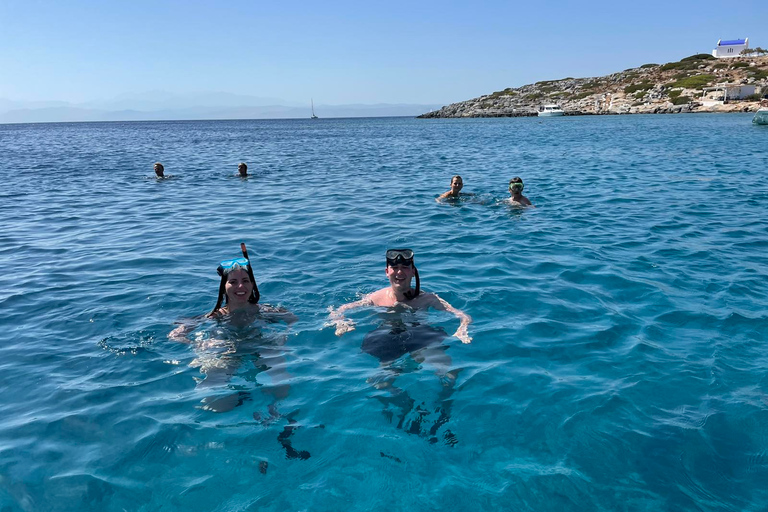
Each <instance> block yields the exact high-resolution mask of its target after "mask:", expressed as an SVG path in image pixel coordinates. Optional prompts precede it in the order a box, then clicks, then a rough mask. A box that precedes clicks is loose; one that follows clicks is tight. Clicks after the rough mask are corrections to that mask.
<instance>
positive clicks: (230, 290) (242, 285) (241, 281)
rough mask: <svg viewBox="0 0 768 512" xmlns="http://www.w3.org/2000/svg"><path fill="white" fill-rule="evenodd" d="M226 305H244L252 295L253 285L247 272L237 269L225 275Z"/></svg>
mask: <svg viewBox="0 0 768 512" xmlns="http://www.w3.org/2000/svg"><path fill="white" fill-rule="evenodd" d="M226 293H227V303H228V304H235V305H237V304H240V305H242V304H245V303H246V302H248V299H250V298H251V294H252V293H253V283H252V282H251V278H250V277H248V272H247V271H245V270H243V269H241V268H239V269H237V270H233V271H232V272H230V273H229V274H227V285H226Z"/></svg>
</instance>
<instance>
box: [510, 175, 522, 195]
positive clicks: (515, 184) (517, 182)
mask: <svg viewBox="0 0 768 512" xmlns="http://www.w3.org/2000/svg"><path fill="white" fill-rule="evenodd" d="M524 187H525V185H523V179H522V178H520V177H519V176H517V177H514V178H512V179H511V180H509V192H510V193H512V194H519V193H522V191H523V188H524Z"/></svg>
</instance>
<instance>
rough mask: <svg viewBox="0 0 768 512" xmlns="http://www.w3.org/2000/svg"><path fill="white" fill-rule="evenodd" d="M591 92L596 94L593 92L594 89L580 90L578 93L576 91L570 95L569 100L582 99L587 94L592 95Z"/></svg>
mask: <svg viewBox="0 0 768 512" xmlns="http://www.w3.org/2000/svg"><path fill="white" fill-rule="evenodd" d="M593 94H597V93H595V92H594V91H582V92H580V93H577V94H574V95H573V96H571V100H572V101H576V100H583V99H584V98H586V97H587V96H592V95H593Z"/></svg>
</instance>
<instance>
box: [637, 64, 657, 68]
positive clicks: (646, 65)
mask: <svg viewBox="0 0 768 512" xmlns="http://www.w3.org/2000/svg"><path fill="white" fill-rule="evenodd" d="M657 67H659V65H658V64H643V65H642V66H640V69H648V68H657Z"/></svg>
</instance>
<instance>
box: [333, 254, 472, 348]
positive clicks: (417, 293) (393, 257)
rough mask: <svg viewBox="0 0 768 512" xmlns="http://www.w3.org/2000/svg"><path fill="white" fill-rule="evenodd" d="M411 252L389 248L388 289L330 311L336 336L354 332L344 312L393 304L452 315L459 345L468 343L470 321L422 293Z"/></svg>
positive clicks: (436, 297)
mask: <svg viewBox="0 0 768 512" xmlns="http://www.w3.org/2000/svg"><path fill="white" fill-rule="evenodd" d="M413 257H414V255H413V251H412V250H411V249H390V250H388V251H387V253H386V260H387V266H386V274H387V278H388V279H389V286H388V287H387V288H382V289H381V290H378V291H376V292H373V293H371V294H368V295H366V296H365V297H363V298H362V299H360V300H358V301H355V302H350V303H348V304H344V305H342V306H340V307H339V308H338V309H337V310H335V311H332V312H331V321H332V322H333V324H334V325H335V326H336V335H337V336H341V335H342V334H344V333H345V332H349V331H352V330H354V328H355V324H354V322H352V321H351V320H349V319H347V318H345V317H344V312H345V311H348V310H350V309H354V308H358V307H364V306H381V307H394V306H396V305H404V306H408V307H409V308H411V309H427V308H430V307H431V308H434V309H437V310H440V311H448V312H449V313H453V314H454V315H455V316H456V317H457V318H458V319H459V320H460V324H459V328H458V329H457V330H456V333H454V336H456V337H457V338H459V339H460V340H461V342H462V343H470V342H471V341H472V338H471V337H470V336H469V334H468V332H467V327H468V326H469V324H470V322H472V318H471V317H470V316H469V315H467V314H466V313H464V312H463V311H461V310H459V309H456V308H454V307H453V306H451V305H450V304H449V303H448V302H446V301H445V300H443V299H441V298H440V297H438V296H437V295H436V294H434V293H422V292H421V283H420V280H419V272H418V270H416V266H415V264H414V261H413ZM414 277H415V278H416V288H415V289H414V288H411V281H412V280H413V278H414Z"/></svg>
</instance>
